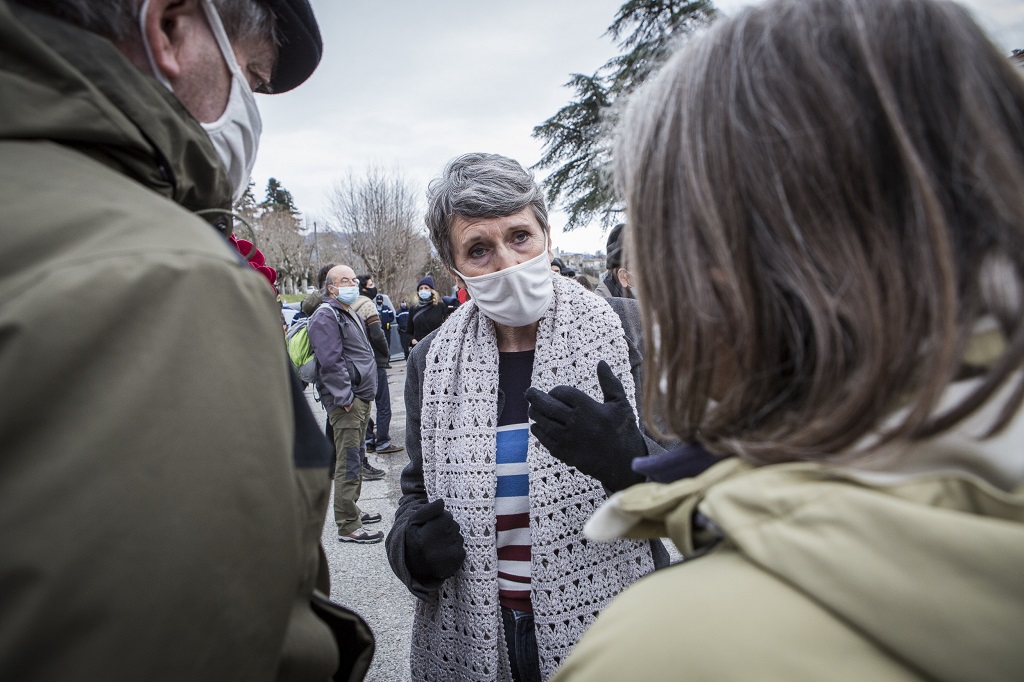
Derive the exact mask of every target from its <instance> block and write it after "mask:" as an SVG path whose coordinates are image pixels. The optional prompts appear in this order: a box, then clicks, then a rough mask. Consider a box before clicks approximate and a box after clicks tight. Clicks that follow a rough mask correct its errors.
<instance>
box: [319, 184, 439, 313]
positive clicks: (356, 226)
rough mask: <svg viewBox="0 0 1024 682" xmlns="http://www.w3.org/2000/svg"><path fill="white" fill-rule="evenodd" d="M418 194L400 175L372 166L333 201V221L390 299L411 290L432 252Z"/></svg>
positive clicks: (337, 190) (342, 188)
mask: <svg viewBox="0 0 1024 682" xmlns="http://www.w3.org/2000/svg"><path fill="white" fill-rule="evenodd" d="M418 196H419V192H418V191H417V190H416V189H415V188H414V187H413V185H412V184H411V183H410V182H409V181H408V180H406V179H405V177H404V176H403V175H402V174H401V173H400V172H398V171H397V170H391V171H387V170H384V169H383V168H380V167H377V166H371V167H370V168H368V169H367V170H366V171H365V172H364V173H363V174H362V175H356V174H355V173H350V174H349V175H348V177H347V178H346V179H345V180H344V181H342V182H339V183H338V184H337V185H335V187H334V190H333V192H332V194H331V196H330V200H329V202H330V221H331V226H332V228H333V229H335V230H337V232H339V233H340V234H341V235H342V236H343V238H344V239H345V241H346V242H347V247H348V249H350V250H351V252H352V254H353V255H354V256H356V257H357V258H358V259H359V261H361V262H360V263H352V262H349V263H347V265H350V266H351V267H353V269H355V270H356V271H357V272H360V271H365V272H368V273H369V274H371V275H373V278H374V280H375V282H376V284H377V288H378V289H379V290H380V291H381V292H383V293H387V294H388V295H392V294H395V295H401V294H402V292H408V291H411V290H412V289H413V288H414V287H415V284H416V282H417V281H418V279H419V275H417V273H418V272H419V268H421V267H422V266H423V264H424V263H425V262H426V261H427V259H428V258H429V255H430V248H429V245H428V243H427V238H426V235H424V233H423V229H422V228H420V227H419V225H420V211H419V207H418V206H417V197H418Z"/></svg>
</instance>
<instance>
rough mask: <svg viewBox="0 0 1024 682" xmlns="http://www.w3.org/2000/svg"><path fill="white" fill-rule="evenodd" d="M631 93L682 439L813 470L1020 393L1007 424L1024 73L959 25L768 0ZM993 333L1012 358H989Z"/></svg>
mask: <svg viewBox="0 0 1024 682" xmlns="http://www.w3.org/2000/svg"><path fill="white" fill-rule="evenodd" d="M631 100H632V101H631V104H630V106H629V110H628V112H627V115H626V117H625V119H624V120H623V122H622V124H621V126H620V128H619V133H618V139H617V142H616V147H615V163H616V180H617V182H618V184H619V187H620V190H621V192H622V194H621V195H622V196H623V197H624V198H625V201H626V206H627V211H628V218H629V220H628V222H629V224H630V231H631V236H630V238H629V239H630V243H629V246H630V252H631V253H632V254H633V255H635V256H636V257H637V258H638V259H639V260H640V261H641V262H643V263H644V264H645V267H644V268H640V269H638V271H637V272H636V273H635V274H636V276H637V278H638V280H639V289H640V293H641V296H643V297H645V298H646V299H647V300H649V301H653V302H657V305H650V306H644V308H643V313H644V320H645V326H646V328H647V332H648V333H647V334H646V339H647V353H646V356H645V357H646V362H645V371H646V373H647V376H648V378H647V380H646V381H645V382H644V386H645V397H646V399H647V401H648V403H649V409H653V410H654V411H655V412H660V413H662V414H665V415H666V416H667V418H668V421H669V423H670V425H671V427H672V430H673V431H674V432H675V433H676V434H678V435H679V436H680V437H681V438H684V439H687V440H700V441H702V442H704V443H705V444H706V445H708V446H709V447H710V448H711V449H713V450H714V451H716V452H730V453H735V454H739V455H741V456H745V457H747V458H749V459H752V460H754V461H758V462H777V461H788V460H799V459H819V458H825V457H829V456H835V455H837V454H839V453H843V452H847V453H849V454H850V455H851V456H852V455H856V454H857V453H856V452H851V451H853V450H856V448H855V446H856V444H858V443H864V441H862V439H864V438H866V437H869V436H872V435H874V434H876V433H878V432H881V439H879V440H876V441H875V442H874V444H875V445H877V444H880V443H883V442H886V441H887V440H889V441H891V440H895V439H900V440H914V439H920V438H926V437H930V436H932V435H934V434H937V433H939V432H942V431H943V430H946V429H949V428H951V427H953V426H954V425H956V424H957V423H958V422H960V421H961V420H963V419H965V418H966V417H968V416H969V415H971V414H972V413H974V412H975V411H976V410H977V409H978V408H979V407H980V406H981V405H983V404H985V403H986V402H988V401H989V400H990V399H992V398H993V397H994V396H995V395H996V393H997V391H1001V390H1003V389H1004V388H1006V389H1009V390H1010V398H1009V399H1008V400H1006V401H1005V402H1004V403H1002V404H1001V405H999V406H998V407H999V409H1000V414H999V417H998V418H997V419H995V420H993V422H992V423H991V424H990V426H991V429H992V431H993V432H995V431H998V430H999V429H1001V428H1002V427H1004V426H1005V425H1006V424H1007V423H1008V421H1009V419H1010V418H1011V417H1013V416H1014V415H1015V414H1016V413H1017V412H1018V411H1019V410H1020V408H1021V404H1022V398H1024V384H1022V383H1021V381H1020V380H1019V379H1017V378H1015V373H1016V372H1017V371H1018V370H1019V369H1020V368H1021V367H1022V365H1024V322H1022V314H1024V310H1022V298H1024V247H1022V245H1024V221H1022V216H1024V191H1022V190H1021V182H1022V178H1024V78H1021V75H1020V73H1019V72H1017V71H1016V70H1015V69H1014V67H1013V66H1012V65H1011V64H1010V62H1009V61H1008V60H1007V59H1006V58H1005V56H1003V55H1002V54H1000V52H999V50H998V49H997V48H995V47H994V46H993V45H992V43H991V42H990V41H989V40H988V38H987V37H986V35H985V34H984V32H983V31H982V30H981V29H980V28H979V27H978V26H977V25H976V24H975V23H974V21H973V20H972V19H971V17H970V15H969V14H968V13H967V12H966V11H965V10H964V9H963V8H961V7H959V6H958V5H956V4H955V3H953V2H948V1H946V0H772V1H769V2H766V3H765V4H763V5H759V6H756V7H754V8H751V9H748V10H746V11H744V12H742V13H739V14H737V15H736V16H734V17H732V18H729V19H724V20H721V21H719V22H717V23H716V24H715V25H714V26H712V27H711V29H710V30H709V31H708V32H707V33H706V34H705V35H703V36H702V37H700V38H698V39H696V40H694V41H693V42H691V43H690V44H689V45H688V46H686V47H685V48H684V49H683V50H682V51H681V52H680V53H678V54H676V55H675V56H674V57H673V58H672V59H671V60H670V61H669V62H668V63H667V64H666V66H665V67H664V68H663V69H662V71H661V72H660V73H659V74H658V75H657V77H656V78H654V79H652V80H651V81H649V82H648V83H647V84H645V86H643V87H642V88H641V89H640V90H639V91H638V92H637V93H635V94H634V95H633V96H632V97H631ZM988 320H995V321H996V322H997V324H998V327H997V330H996V331H997V333H999V338H1000V342H1001V343H1000V345H999V348H1000V349H1001V352H1000V353H998V354H996V355H995V357H991V358H989V359H988V360H986V361H984V362H982V363H981V364H980V365H975V364H974V363H975V361H974V360H972V359H971V356H970V355H969V354H968V349H969V348H970V347H971V343H972V339H976V336H975V335H976V334H977V333H978V330H979V322H987V321H988ZM965 376H974V377H977V378H978V379H979V383H978V384H977V385H976V386H975V387H974V388H973V389H972V390H971V391H970V392H969V394H968V395H966V397H965V398H964V399H963V400H962V401H960V402H959V403H958V404H956V405H953V406H950V407H949V408H948V409H946V410H945V411H942V412H940V411H939V404H940V400H941V399H942V397H943V395H944V394H946V390H947V388H948V387H949V385H950V383H951V382H953V381H957V380H959V379H962V378H964V377H965ZM901 410H902V412H900V411H901ZM897 414H899V417H898V419H895V420H894V421H893V422H887V420H888V419H890V418H891V417H893V415H897ZM869 443H870V441H869ZM861 454H863V453H861Z"/></svg>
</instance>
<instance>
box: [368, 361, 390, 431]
mask: <svg viewBox="0 0 1024 682" xmlns="http://www.w3.org/2000/svg"><path fill="white" fill-rule="evenodd" d="M373 403H374V404H375V405H376V406H377V422H376V424H375V423H374V421H373V420H372V419H371V420H370V423H369V424H367V425H366V440H368V441H372V442H374V443H379V444H381V445H383V444H384V443H387V442H388V441H390V440H391V388H390V387H389V386H388V371H387V370H386V369H385V368H383V367H378V368H377V395H375V396H374V398H373ZM375 433H376V435H375Z"/></svg>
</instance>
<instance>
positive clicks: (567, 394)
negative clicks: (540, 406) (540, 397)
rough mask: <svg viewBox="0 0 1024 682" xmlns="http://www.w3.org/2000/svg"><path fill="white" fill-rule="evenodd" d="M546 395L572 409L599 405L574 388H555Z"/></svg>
mask: <svg viewBox="0 0 1024 682" xmlns="http://www.w3.org/2000/svg"><path fill="white" fill-rule="evenodd" d="M548 395H549V396H551V397H552V398H554V399H555V400H559V401H561V402H563V403H565V404H566V405H568V406H569V407H571V408H573V409H578V408H580V407H584V406H587V405H600V404H601V403H599V402H597V401H596V400H594V399H593V398H591V397H590V396H589V395H587V394H586V393H584V392H583V391H581V390H580V389H578V388H576V387H574V386H555V387H554V388H553V389H551V390H550V391H549V392H548Z"/></svg>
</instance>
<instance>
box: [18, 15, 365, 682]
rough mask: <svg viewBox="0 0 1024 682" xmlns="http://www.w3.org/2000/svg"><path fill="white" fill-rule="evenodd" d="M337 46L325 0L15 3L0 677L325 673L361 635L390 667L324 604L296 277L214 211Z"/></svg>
mask: <svg viewBox="0 0 1024 682" xmlns="http://www.w3.org/2000/svg"><path fill="white" fill-rule="evenodd" d="M320 52H321V41H320V35H319V29H318V27H317V24H316V20H315V18H314V17H313V13H312V11H311V9H310V7H309V5H308V3H307V2H306V0H239V1H236V2H231V3H227V2H212V1H211V0H173V1H172V0H146V1H145V2H133V1H131V0H122V2H99V1H97V0H65V1H62V2H57V1H55V0H54V1H45V0H35V1H34V2H31V3H29V2H27V1H26V2H11V1H9V0H0V93H2V100H3V102H4V106H3V107H2V109H3V111H2V112H0V204H2V205H3V207H4V211H3V215H2V217H0V262H2V265H0V291H2V292H3V299H2V300H3V303H2V304H0V330H2V331H0V382H2V384H0V385H2V386H3V391H4V408H3V410H0V443H3V450H4V454H3V457H2V468H0V494H2V496H3V500H4V503H3V507H2V511H0V534H2V535H0V537H2V538H3V544H4V551H3V552H2V553H0V601H2V603H3V604H4V607H3V609H2V612H0V679H19V680H27V679H107V680H110V679H115V680H116V679H126V680H129V679H131V680H136V679H148V680H184V679H189V680H222V679H274V678H277V679H318V680H323V679H327V678H329V677H330V676H331V675H332V674H334V672H335V670H336V669H337V668H338V666H339V647H338V646H337V644H336V642H335V639H334V637H333V636H332V629H334V630H335V632H336V633H340V632H341V631H342V629H343V628H345V627H347V628H348V631H349V633H353V632H355V631H357V630H358V631H360V632H361V633H362V635H363V636H364V638H363V641H362V642H361V643H359V644H357V643H356V642H355V641H354V639H353V640H348V641H346V642H345V643H344V646H343V647H342V651H341V652H340V654H341V662H342V664H343V666H348V669H351V668H353V666H355V667H356V668H357V669H358V668H361V669H363V670H365V667H366V666H368V665H369V656H370V655H372V645H368V644H367V643H366V641H365V635H368V631H367V630H366V629H365V626H363V625H361V623H360V621H358V620H357V619H356V618H353V617H352V616H351V615H349V616H347V617H348V618H349V620H348V622H347V624H343V623H341V621H339V620H337V619H333V620H332V622H331V623H330V625H328V623H325V622H324V620H323V619H321V618H318V617H317V615H315V614H314V609H318V610H319V612H321V613H323V612H325V610H332V609H333V606H332V605H330V604H329V603H328V602H326V601H325V600H323V599H322V597H318V596H316V595H315V594H314V588H317V587H318V588H319V589H320V590H322V591H326V590H328V589H329V582H328V581H326V580H325V579H326V578H327V576H326V574H325V572H323V571H319V570H318V568H319V566H320V562H319V559H320V554H319V551H318V549H319V548H318V540H319V534H320V528H321V523H322V519H323V515H324V513H325V511H326V509H325V508H326V503H327V497H328V477H327V476H326V475H325V474H326V471H325V469H326V467H327V466H328V465H329V458H330V449H329V447H328V444H327V443H326V441H325V440H324V439H323V438H322V437H321V436H320V435H319V433H318V432H317V428H316V424H315V422H314V420H313V418H312V415H311V414H310V412H309V409H308V407H307V406H306V404H305V401H304V399H303V396H302V394H301V391H300V390H299V387H298V384H297V381H296V380H295V378H294V376H293V375H292V373H291V370H290V368H289V366H288V364H287V356H286V354H285V349H284V345H283V343H282V339H281V328H280V319H279V312H278V310H277V306H276V303H275V300H274V291H273V289H272V287H270V286H268V284H267V281H266V280H265V279H264V278H263V277H261V276H260V275H259V274H257V273H256V272H255V271H254V270H253V269H252V268H250V267H248V266H247V265H246V264H245V263H244V262H243V261H241V260H240V259H239V258H238V255H237V252H233V249H230V248H229V246H228V243H227V240H226V239H225V238H224V237H223V236H222V235H221V234H218V232H217V230H215V229H214V228H213V227H211V225H210V224H209V223H208V222H206V221H205V220H204V219H203V218H201V217H199V215H198V214H200V213H202V212H204V211H210V210H211V209H213V210H216V211H223V210H225V209H228V208H230V206H231V203H232V199H233V198H234V197H235V196H238V195H239V194H240V192H241V190H243V189H244V187H245V184H246V182H247V180H248V175H249V171H250V169H251V168H252V164H253V160H254V155H255V151H256V147H257V142H258V139H259V133H260V119H259V112H258V110H257V109H256V103H255V101H254V98H253V92H254V91H259V92H269V91H277V92H284V91H287V90H290V89H292V88H294V87H296V86H297V85H299V84H300V83H302V82H303V81H304V80H306V78H307V77H308V76H309V75H310V74H311V73H312V71H313V70H314V69H315V67H316V65H317V63H318V61H319V58H320ZM206 215H208V216H209V215H210V214H209V213H207V214H206ZM220 221H224V225H223V231H224V232H227V231H229V229H230V228H229V227H228V225H227V223H226V220H224V219H223V218H219V219H218V222H220ZM83 304H84V305H83ZM311 601H312V602H319V606H317V605H315V604H312V603H311ZM339 617H340V618H345V617H346V616H345V615H344V614H339ZM357 659H358V660H357Z"/></svg>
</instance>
